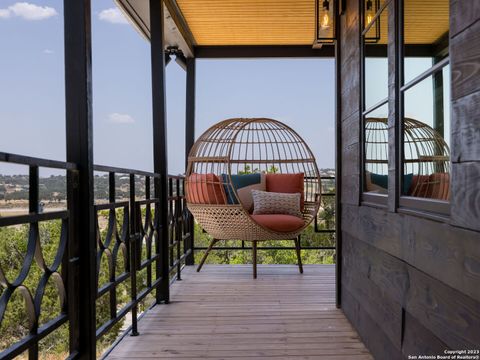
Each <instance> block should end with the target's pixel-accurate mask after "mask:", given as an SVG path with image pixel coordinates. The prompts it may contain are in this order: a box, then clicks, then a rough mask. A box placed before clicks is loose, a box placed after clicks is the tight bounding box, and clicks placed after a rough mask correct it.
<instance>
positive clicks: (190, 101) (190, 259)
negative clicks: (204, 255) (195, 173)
mask: <svg viewBox="0 0 480 360" xmlns="http://www.w3.org/2000/svg"><path fill="white" fill-rule="evenodd" d="M195 64H196V61H195V58H187V96H186V100H187V101H186V114H185V172H186V171H187V166H188V154H189V153H190V149H191V148H192V146H193V144H194V143H195ZM188 222H189V224H188V229H190V239H189V243H188V244H189V248H190V249H191V253H190V255H188V256H187V257H186V259H185V264H186V265H193V264H194V263H195V257H194V253H193V248H194V246H195V227H194V225H195V224H194V219H193V216H192V215H190V216H189V218H188Z"/></svg>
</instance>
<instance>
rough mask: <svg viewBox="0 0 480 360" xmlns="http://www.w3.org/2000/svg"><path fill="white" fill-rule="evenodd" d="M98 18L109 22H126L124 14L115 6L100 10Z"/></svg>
mask: <svg viewBox="0 0 480 360" xmlns="http://www.w3.org/2000/svg"><path fill="white" fill-rule="evenodd" d="M98 18H99V19H100V20H102V21H106V22H109V23H111V24H128V21H127V19H126V18H125V16H124V15H123V14H122V12H121V11H120V10H118V9H117V8H110V9H105V10H102V11H100V13H99V14H98Z"/></svg>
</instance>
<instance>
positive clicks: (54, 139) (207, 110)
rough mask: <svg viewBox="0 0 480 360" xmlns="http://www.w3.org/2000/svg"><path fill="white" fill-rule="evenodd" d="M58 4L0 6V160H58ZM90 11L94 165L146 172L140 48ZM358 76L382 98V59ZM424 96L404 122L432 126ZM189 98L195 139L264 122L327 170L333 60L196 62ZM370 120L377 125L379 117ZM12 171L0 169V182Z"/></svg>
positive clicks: (100, 13) (108, 2)
mask: <svg viewBox="0 0 480 360" xmlns="http://www.w3.org/2000/svg"><path fill="white" fill-rule="evenodd" d="M62 5H63V1H61V0H42V1H40V0H31V1H30V2H16V1H14V0H0V34H2V36H1V37H0V49H1V53H2V56H0V79H1V81H0V125H1V127H0V151H5V152H12V153H19V154H24V155H31V156H37V157H43V158H49V159H58V160H64V159H65V100H64V68H63V65H64V62H63V56H64V54H63V16H62V13H63V8H62ZM92 6H93V8H92V31H93V43H92V50H93V60H92V61H93V118H94V129H93V130H94V159H95V163H97V164H104V165H112V166H120V167H128V168H134V169H141V170H152V162H153V161H152V159H153V154H152V151H153V150H152V134H151V131H152V120H151V119H152V113H151V107H152V106H151V79H150V48H149V43H148V42H147V41H146V40H145V39H143V38H142V37H141V36H140V35H139V34H138V33H137V32H136V31H135V30H134V29H133V28H132V26H130V25H129V24H128V22H127V21H126V19H125V18H124V17H123V15H122V14H121V13H120V12H119V11H118V10H117V9H116V8H115V4H114V3H113V1H112V0H94V1H92ZM4 34H8V36H4ZM430 66H431V59H427V58H425V59H407V60H406V64H405V70H406V76H405V77H406V79H407V80H409V79H412V78H413V77H415V76H416V75H418V74H420V73H421V72H422V71H423V70H425V69H426V68H428V67H430ZM366 68H367V69H366V70H367V71H366V73H367V76H368V80H367V85H368V89H367V101H368V103H369V104H370V105H372V104H374V103H376V102H378V101H379V100H380V99H382V98H384V97H385V96H386V95H387V63H386V59H367V63H366ZM166 73H167V122H168V130H167V131H168V139H167V140H168V151H169V172H170V173H171V174H179V173H182V172H183V171H184V130H185V129H184V121H185V72H184V71H183V70H182V69H181V68H180V67H179V66H178V65H177V64H176V63H175V62H174V61H172V62H171V63H170V64H169V65H168V67H167V71H166ZM448 75H449V74H448V73H447V74H446V77H445V78H446V80H445V81H446V82H447V83H446V86H445V90H444V91H445V96H446V98H447V99H448V98H449V95H450V94H449V83H448V81H449V80H448V79H449V76H448ZM431 89H432V82H431V79H427V80H425V81H424V82H422V83H421V84H419V85H418V86H416V87H415V88H413V89H412V90H410V91H409V92H408V93H407V94H406V99H405V100H406V104H405V106H406V108H405V113H406V116H409V117H413V118H417V119H421V120H422V121H424V122H425V123H427V124H430V125H431V124H432V123H433V108H432V107H431V106H425V104H428V103H431V102H432V97H431V94H432V93H431ZM196 96H197V104H196V108H197V114H196V136H199V135H200V134H201V133H202V132H203V131H204V130H206V129H207V128H208V127H209V126H211V125H213V124H214V123H216V122H218V121H220V120H223V119H226V118H230V117H271V118H275V119H278V120H280V121H284V122H285V123H287V124H288V125H290V126H291V127H293V128H294V129H295V130H297V132H299V133H300V135H301V136H303V137H304V138H305V140H306V141H307V143H308V144H309V145H310V146H311V148H312V150H313V151H314V153H315V155H316V157H317V162H318V165H319V167H321V168H326V167H333V166H334V158H335V156H334V143H335V141H334V61H333V59H278V60H266V59H263V60H199V61H198V62H197V88H196ZM448 106H449V102H446V105H445V117H446V122H445V125H446V140H447V142H449V136H448V134H449V115H450V109H449V107H448ZM382 111H383V112H382ZM376 116H387V110H386V109H384V110H382V109H379V110H378V111H377V113H376ZM19 171H21V170H20V169H19V168H18V167H11V166H10V167H7V166H6V165H5V164H0V173H12V172H13V173H15V172H19ZM22 171H23V172H24V171H26V169H23V170H22Z"/></svg>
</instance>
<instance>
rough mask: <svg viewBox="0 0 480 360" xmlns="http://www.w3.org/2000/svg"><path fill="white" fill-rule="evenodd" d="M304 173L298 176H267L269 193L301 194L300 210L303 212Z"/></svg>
mask: <svg viewBox="0 0 480 360" xmlns="http://www.w3.org/2000/svg"><path fill="white" fill-rule="evenodd" d="M303 184H304V175H303V173H297V174H267V175H266V185H267V191H268V192H277V193H288V194H294V193H300V208H301V210H302V211H303V203H304V199H303V186H304V185H303Z"/></svg>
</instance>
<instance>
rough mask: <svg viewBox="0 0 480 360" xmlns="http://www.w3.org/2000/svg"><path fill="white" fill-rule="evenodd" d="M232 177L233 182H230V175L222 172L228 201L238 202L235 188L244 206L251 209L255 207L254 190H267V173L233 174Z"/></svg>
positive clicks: (230, 202)
mask: <svg viewBox="0 0 480 360" xmlns="http://www.w3.org/2000/svg"><path fill="white" fill-rule="evenodd" d="M231 178H232V182H231V184H230V182H229V179H228V175H227V174H222V181H223V183H224V184H225V185H224V188H225V194H226V195H227V203H228V204H238V200H237V198H236V196H235V193H234V189H235V190H236V191H237V195H238V198H239V200H240V202H241V203H242V205H243V207H244V208H245V209H247V210H249V211H251V210H252V209H253V198H252V190H262V191H265V189H266V185H265V184H266V183H265V175H264V174H261V173H258V174H245V175H232V176H231Z"/></svg>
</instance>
